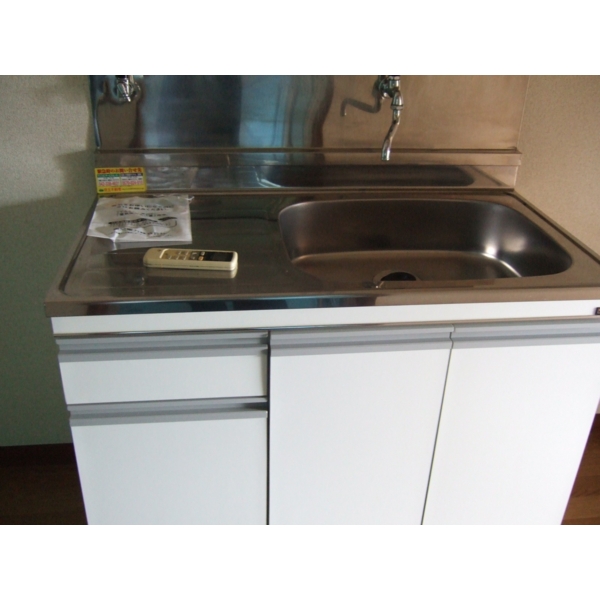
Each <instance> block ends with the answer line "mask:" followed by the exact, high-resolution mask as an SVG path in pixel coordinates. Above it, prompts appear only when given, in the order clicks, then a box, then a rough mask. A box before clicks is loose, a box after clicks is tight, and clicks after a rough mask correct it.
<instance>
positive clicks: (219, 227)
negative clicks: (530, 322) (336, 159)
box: [45, 189, 600, 317]
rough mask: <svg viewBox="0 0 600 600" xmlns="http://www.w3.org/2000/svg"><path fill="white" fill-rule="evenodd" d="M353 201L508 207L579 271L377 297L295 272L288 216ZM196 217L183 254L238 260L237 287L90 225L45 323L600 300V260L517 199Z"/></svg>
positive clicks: (422, 284)
mask: <svg viewBox="0 0 600 600" xmlns="http://www.w3.org/2000/svg"><path fill="white" fill-rule="evenodd" d="M354 198H356V199H358V198H360V199H365V198H369V199H370V198H372V199H383V198H392V199H393V198H398V199H408V198H410V199H412V198H435V199H463V198H468V199H474V200H478V201H483V202H496V203H500V204H503V205H505V206H509V207H511V208H513V209H515V210H517V211H519V212H521V213H522V214H524V215H525V216H527V218H528V219H530V220H531V221H533V222H534V223H535V224H537V225H538V226H539V227H540V228H542V229H543V230H544V231H545V232H546V233H547V234H548V235H550V236H551V237H552V238H553V239H554V240H555V241H556V242H557V243H558V244H559V245H560V246H562V247H563V248H564V249H565V250H566V251H567V252H568V253H569V254H570V255H571V257H572V259H573V263H572V265H571V267H570V268H568V269H567V270H566V271H564V272H562V273H558V274H555V275H545V276H538V277H523V278H519V277H510V278H500V279H486V280H476V281H475V280H470V281H454V282H452V281H449V282H440V281H437V282H436V281H406V282H397V284H395V286H394V289H374V288H373V287H372V286H371V285H370V284H369V282H364V284H363V285H362V286H360V287H358V286H357V285H356V284H344V283H332V282H326V281H322V280H319V279H316V278H314V277H312V276H311V275H309V274H307V273H305V272H303V271H301V270H299V269H298V268H296V267H295V266H294V265H293V264H292V262H291V261H290V259H289V258H288V256H287V253H286V249H285V246H284V244H283V241H282V237H281V234H280V230H279V224H278V215H279V213H280V211H281V210H282V209H283V208H285V207H287V206H290V205H292V204H295V203H298V202H303V201H311V200H317V201H319V202H327V201H330V200H336V199H354ZM191 212H192V233H193V242H192V244H189V245H182V247H195V248H211V249H223V250H235V251H237V252H238V254H239V268H238V272H237V275H236V276H235V278H233V279H221V278H216V277H214V275H213V276H210V275H206V274H205V273H202V272H197V271H189V270H185V271H184V270H174V269H172V270H166V269H150V268H146V267H144V266H143V264H142V258H143V255H144V253H145V251H146V248H147V247H149V246H150V245H149V244H143V245H142V244H121V245H115V244H113V243H112V242H111V241H109V240H102V239H99V238H91V237H87V236H86V231H87V223H86V224H85V225H84V227H83V228H82V231H81V234H80V238H79V241H78V242H77V245H76V247H75V248H74V251H73V252H72V255H71V256H70V257H69V259H68V260H67V261H66V262H65V264H64V266H63V268H62V269H61V271H60V273H59V274H58V276H57V278H56V280H55V282H54V284H53V286H52V288H51V289H50V291H49V293H48V295H47V297H46V303H45V305H46V314H47V315H48V316H49V317H57V316H82V315H102V314H140V313H176V312H196V311H232V310H264V309H289V308H317V307H340V306H373V305H408V304H452V303H469V302H509V301H534V300H535V301H540V300H578V299H592V298H600V259H599V258H598V257H597V256H596V255H594V254H593V253H592V252H591V251H590V250H589V249H587V248H585V247H584V246H583V245H582V244H580V243H579V242H577V241H576V240H574V239H573V238H572V237H571V236H569V234H567V233H566V232H564V231H563V230H561V229H560V228H558V227H557V226H556V225H555V224H553V223H552V222H551V221H550V220H548V219H547V218H546V217H544V216H543V215H542V214H541V213H539V212H538V211H537V210H536V209H535V208H534V207H532V206H531V205H530V204H529V203H527V202H526V201H525V200H524V199H522V198H520V197H519V196H518V195H517V194H515V193H512V192H504V191H490V192H480V191H479V192H478V191H468V190H466V191H465V190H460V191H448V192H444V191H440V190H435V191H434V190H429V191H427V190H417V191H408V190H398V191H390V190H386V191H385V192H383V191H377V190H375V189H372V190H361V191H354V192H337V193H335V192H321V193H314V192H312V191H305V192H304V193H301V192H287V193H284V192H281V191H279V190H277V191H275V190H273V192H271V193H254V194H252V193H234V192H232V193H220V194H214V193H204V194H198V195H195V196H194V199H193V201H192V204H191ZM90 217H91V212H90ZM155 245H156V244H155ZM172 245H174V244H172Z"/></svg>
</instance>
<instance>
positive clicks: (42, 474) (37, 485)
mask: <svg viewBox="0 0 600 600" xmlns="http://www.w3.org/2000/svg"><path fill="white" fill-rule="evenodd" d="M85 523H86V518H85V510H84V507H83V499H82V496H81V488H80V486H79V477H78V475H77V466H76V464H75V454H74V452H73V446H72V445H71V444H57V445H52V446H14V447H4V448H2V447H0V524H2V525H11V524H12V525H15V524H22V525H34V524H36V525H50V524H56V525H83V524H85ZM563 524H564V525H600V415H599V416H596V419H595V421H594V425H593V427H592V432H591V434H590V438H589V440H588V443H587V447H586V450H585V453H584V455H583V460H582V462H581V467H580V469H579V474H578V475H577V480H576V481H575V485H574V486H573V492H572V494H571V499H570V501H569V505H568V507H567V511H566V513H565V518H564V521H563Z"/></svg>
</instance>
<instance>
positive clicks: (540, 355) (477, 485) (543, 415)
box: [424, 321, 600, 524]
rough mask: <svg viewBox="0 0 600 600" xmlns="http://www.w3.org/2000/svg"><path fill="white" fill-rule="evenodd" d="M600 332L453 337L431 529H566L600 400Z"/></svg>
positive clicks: (480, 332) (590, 327)
mask: <svg viewBox="0 0 600 600" xmlns="http://www.w3.org/2000/svg"><path fill="white" fill-rule="evenodd" d="M599 336H600V324H599V323H598V322H596V321H594V322H591V323H590V322H588V323H585V322H584V323H580V324H578V323H575V322H554V323H551V322H545V323H544V322H542V323H530V324H514V325H496V326H482V325H479V326H477V325H474V326H463V327H457V328H456V331H455V333H454V334H453V336H452V337H453V339H454V347H453V349H452V356H451V359H450V368H449V372H448V381H447V384H446V392H445V396H444V403H443V407H442V413H441V420H440V428H439V434H438V439H437V444H436V449H435V458H434V462H433V468H432V474H431V482H430V486H429V493H428V496H427V507H426V510H425V517H424V523H426V524H429V523H431V524H438V523H450V524H452V523H454V524H470V523H473V524H535V523H539V524H553V523H556V524H559V523H560V522H561V521H562V517H563V514H564V511H565V508H566V506H567V502H568V500H569V495H570V492H571V488H572V486H573V482H574V480H575V477H576V475H577V469H578V466H579V462H580V460H581V456H582V454H583V450H584V448H585V443H586V440H587V437H588V434H589V430H590V427H591V425H592V421H593V418H594V414H595V411H596V407H597V405H598V399H599V398H600V368H599V365H600V337H599Z"/></svg>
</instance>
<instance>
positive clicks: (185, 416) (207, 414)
mask: <svg viewBox="0 0 600 600" xmlns="http://www.w3.org/2000/svg"><path fill="white" fill-rule="evenodd" d="M69 413H70V423H71V427H82V426H89V425H118V424H134V423H168V422H179V421H208V420H231V419H266V418H267V416H268V411H267V402H266V399H265V398H243V399H220V400H214V401H206V400H186V401H173V402H169V401H165V402H131V403H130V402H124V403H118V404H87V405H86V404H82V405H71V406H69Z"/></svg>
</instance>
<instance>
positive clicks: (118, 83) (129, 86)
mask: <svg viewBox="0 0 600 600" xmlns="http://www.w3.org/2000/svg"><path fill="white" fill-rule="evenodd" d="M115 78H116V80H115V87H114V90H113V91H114V94H115V98H116V99H117V101H119V102H121V103H124V102H131V101H132V100H133V99H134V98H135V97H136V96H137V95H138V94H139V93H140V86H139V85H138V84H137V83H136V82H135V78H134V76H133V75H115Z"/></svg>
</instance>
